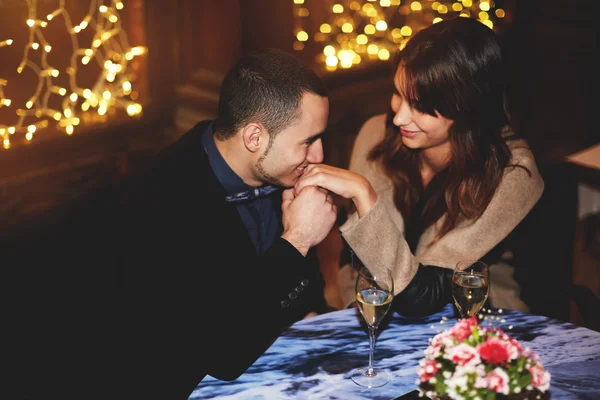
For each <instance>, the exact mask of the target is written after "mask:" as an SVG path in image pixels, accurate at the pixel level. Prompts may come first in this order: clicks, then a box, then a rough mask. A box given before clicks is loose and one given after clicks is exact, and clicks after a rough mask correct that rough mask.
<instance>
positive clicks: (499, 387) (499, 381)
mask: <svg viewBox="0 0 600 400" xmlns="http://www.w3.org/2000/svg"><path fill="white" fill-rule="evenodd" d="M487 387H488V388H489V389H492V390H493V391H494V392H496V393H502V394H508V390H509V388H508V375H507V373H506V372H504V370H502V369H500V368H496V369H495V370H493V371H492V372H490V373H489V374H488V375H487Z"/></svg>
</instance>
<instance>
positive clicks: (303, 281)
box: [300, 279, 309, 287]
mask: <svg viewBox="0 0 600 400" xmlns="http://www.w3.org/2000/svg"><path fill="white" fill-rule="evenodd" d="M308 283H309V282H308V279H303V280H302V282H300V284H301V285H302V286H304V287H307V286H308Z"/></svg>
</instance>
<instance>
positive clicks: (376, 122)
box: [353, 114, 386, 156]
mask: <svg viewBox="0 0 600 400" xmlns="http://www.w3.org/2000/svg"><path fill="white" fill-rule="evenodd" d="M385 119H386V115H385V114H377V115H374V116H372V117H370V118H369V119H368V120H366V121H365V122H364V123H363V124H362V126H361V127H360V130H359V131H358V134H357V135H356V139H355V140H354V146H353V153H357V154H358V153H360V154H361V155H363V156H364V155H366V154H367V153H368V152H369V151H370V150H371V149H372V148H373V147H374V146H375V145H376V144H377V143H379V142H380V141H381V140H382V139H383V137H384V136H385Z"/></svg>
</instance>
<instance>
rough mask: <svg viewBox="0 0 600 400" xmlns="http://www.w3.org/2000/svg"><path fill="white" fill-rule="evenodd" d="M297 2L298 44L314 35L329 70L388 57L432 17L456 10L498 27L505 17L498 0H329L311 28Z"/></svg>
mask: <svg viewBox="0 0 600 400" xmlns="http://www.w3.org/2000/svg"><path fill="white" fill-rule="evenodd" d="M292 1H293V2H294V19H295V38H296V40H295V42H294V49H295V50H297V51H302V50H304V49H305V44H306V43H307V42H308V41H310V40H312V41H314V42H315V43H318V44H319V46H321V49H322V51H321V52H320V53H319V54H318V55H317V58H316V62H317V63H318V64H322V65H324V66H325V69H326V70H328V71H335V70H337V69H338V68H344V69H348V68H352V67H354V66H357V65H359V64H360V63H361V62H372V61H387V60H389V59H390V57H391V55H392V54H394V53H395V52H396V51H397V50H398V49H402V48H403V47H404V46H405V44H406V42H407V41H408V39H409V38H410V37H411V36H412V35H413V34H415V33H416V32H418V31H419V30H421V29H423V28H424V27H426V26H428V25H431V24H433V23H436V22H439V21H441V20H443V19H449V18H454V17H456V16H461V17H466V18H475V19H477V20H478V21H480V22H481V23H483V24H485V25H486V26H488V27H489V28H490V29H494V26H495V24H496V23H498V21H499V20H501V19H502V18H504V17H505V11H504V10H503V9H502V8H499V7H498V8H497V7H496V4H495V2H494V0H455V1H430V0H428V1H412V0H408V1H407V0H324V1H323V3H325V11H326V12H325V15H326V18H327V20H325V21H311V22H313V23H316V25H315V26H317V27H318V30H317V31H316V32H307V28H306V27H307V26H308V25H309V24H308V23H307V22H308V19H307V17H308V16H309V15H310V14H311V13H310V10H309V9H307V6H306V5H305V4H304V1H303V0H292Z"/></svg>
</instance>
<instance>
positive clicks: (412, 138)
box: [391, 66, 454, 152]
mask: <svg viewBox="0 0 600 400" xmlns="http://www.w3.org/2000/svg"><path fill="white" fill-rule="evenodd" d="M403 72H404V69H403V68H402V66H400V67H398V70H397V71H396V75H395V76H394V86H395V93H394V94H393V95H392V100H391V107H392V110H393V111H394V119H393V123H394V125H396V126H397V127H398V128H399V130H400V134H401V135H402V143H403V144H404V145H405V146H406V147H409V148H411V149H436V150H438V149H439V150H441V151H448V152H449V151H450V142H449V140H448V129H449V128H450V126H451V125H452V123H453V122H454V121H452V120H450V119H447V118H444V117H442V116H441V115H440V114H439V113H437V112H436V116H433V115H429V114H425V113H422V112H420V111H417V110H415V109H413V108H411V107H410V105H409V104H408V101H406V99H405V98H404V96H403V93H406V90H405V89H406V88H405V79H404V73H403Z"/></svg>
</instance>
